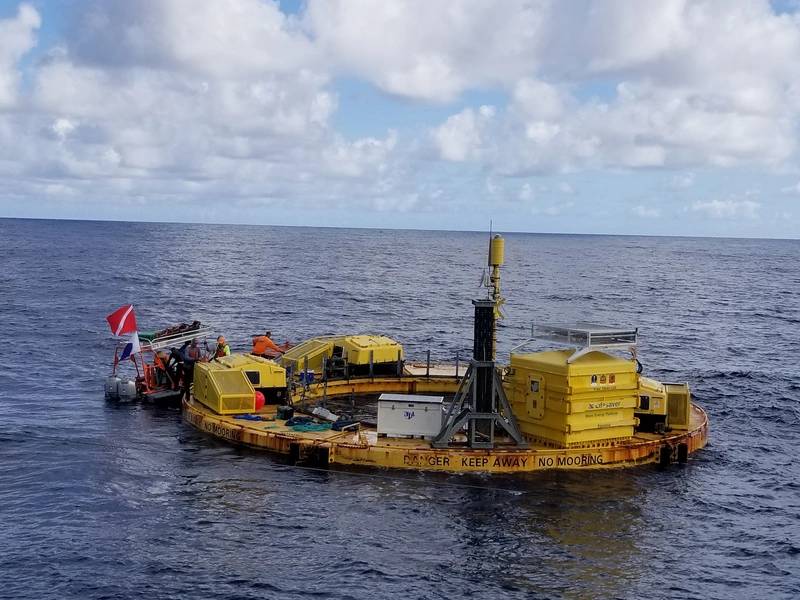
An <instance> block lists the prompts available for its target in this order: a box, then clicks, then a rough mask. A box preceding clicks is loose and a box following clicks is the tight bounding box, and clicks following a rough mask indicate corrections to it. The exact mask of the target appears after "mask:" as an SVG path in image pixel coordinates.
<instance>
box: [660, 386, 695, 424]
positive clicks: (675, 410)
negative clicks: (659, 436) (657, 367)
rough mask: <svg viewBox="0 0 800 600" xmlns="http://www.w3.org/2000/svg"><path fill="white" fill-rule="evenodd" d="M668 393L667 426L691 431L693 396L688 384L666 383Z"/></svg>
mask: <svg viewBox="0 0 800 600" xmlns="http://www.w3.org/2000/svg"><path fill="white" fill-rule="evenodd" d="M664 388H665V389H666V391H667V410H668V411H669V416H668V417H667V424H668V425H669V427H670V428H671V429H689V419H690V411H691V400H692V394H691V392H690V391H689V384H688V383H665V384H664Z"/></svg>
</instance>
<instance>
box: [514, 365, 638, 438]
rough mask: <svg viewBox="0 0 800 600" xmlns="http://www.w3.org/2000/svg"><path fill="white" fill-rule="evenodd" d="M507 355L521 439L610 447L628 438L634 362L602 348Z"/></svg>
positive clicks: (631, 421) (633, 420)
mask: <svg viewBox="0 0 800 600" xmlns="http://www.w3.org/2000/svg"><path fill="white" fill-rule="evenodd" d="M574 352H575V351H574V350H554V351H548V352H536V353H532V354H512V355H511V365H510V366H511V371H510V373H509V375H508V377H507V379H506V385H507V387H508V396H509V401H510V402H511V407H512V410H513V411H514V416H515V417H516V418H517V422H518V423H519V427H520V429H521V430H522V433H523V435H525V436H526V437H528V438H530V439H532V440H535V441H538V442H541V443H545V444H548V445H552V446H556V447H560V448H573V447H591V446H604V445H612V444H614V443H616V442H620V441H624V440H628V439H630V438H631V437H632V436H633V428H634V426H635V425H636V423H637V419H636V418H635V417H634V414H633V413H634V410H635V408H636V406H637V405H638V400H639V396H638V378H637V374H636V364H635V363H634V362H633V361H631V360H624V359H621V358H617V357H614V356H610V355H608V354H605V353H603V352H590V353H588V354H585V355H583V356H581V357H579V358H577V359H576V360H575V361H574V362H572V363H569V362H567V359H568V358H569V357H570V356H571V355H572V354H573V353H574Z"/></svg>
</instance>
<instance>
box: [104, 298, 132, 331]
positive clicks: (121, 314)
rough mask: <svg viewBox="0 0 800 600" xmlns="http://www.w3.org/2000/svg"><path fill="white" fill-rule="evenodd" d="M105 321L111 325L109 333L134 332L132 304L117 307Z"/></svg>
mask: <svg viewBox="0 0 800 600" xmlns="http://www.w3.org/2000/svg"><path fill="white" fill-rule="evenodd" d="M106 321H108V324H109V325H110V326H111V333H113V334H114V335H124V334H126V333H134V332H135V331H136V315H135V314H134V312H133V304H126V305H125V306H121V307H119V308H118V309H117V310H115V311H114V312H113V313H111V314H110V315H108V316H107V317H106Z"/></svg>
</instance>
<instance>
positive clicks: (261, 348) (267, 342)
mask: <svg viewBox="0 0 800 600" xmlns="http://www.w3.org/2000/svg"><path fill="white" fill-rule="evenodd" d="M268 349H272V350H275V352H281V349H280V348H279V347H278V346H277V345H276V344H275V342H273V341H272V340H271V339H269V338H268V337H267V336H265V335H259V336H256V337H254V338H253V350H252V352H253V354H264V353H265V352H266V351H267V350H268Z"/></svg>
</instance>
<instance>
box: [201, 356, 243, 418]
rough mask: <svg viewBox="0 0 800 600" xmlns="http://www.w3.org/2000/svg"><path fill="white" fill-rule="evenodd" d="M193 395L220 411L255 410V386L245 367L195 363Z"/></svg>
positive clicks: (229, 413) (233, 412)
mask: <svg viewBox="0 0 800 600" xmlns="http://www.w3.org/2000/svg"><path fill="white" fill-rule="evenodd" d="M194 397H195V398H196V399H197V400H198V401H200V402H201V403H202V404H204V405H206V406H207V407H208V408H210V409H211V410H213V411H214V412H216V413H218V414H220V415H234V414H242V413H251V412H254V411H255V408H256V399H255V389H254V388H253V386H252V385H251V383H250V381H249V380H248V378H247V375H246V374H245V372H244V371H240V370H237V369H230V368H228V367H227V366H225V365H220V364H215V363H213V362H211V363H197V364H195V367H194Z"/></svg>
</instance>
